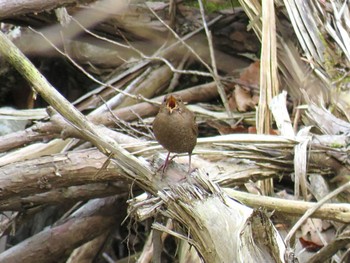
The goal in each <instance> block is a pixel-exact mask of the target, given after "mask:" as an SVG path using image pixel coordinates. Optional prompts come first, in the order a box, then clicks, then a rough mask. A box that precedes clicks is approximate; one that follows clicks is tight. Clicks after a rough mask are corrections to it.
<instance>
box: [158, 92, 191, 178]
mask: <svg viewBox="0 0 350 263" xmlns="http://www.w3.org/2000/svg"><path fill="white" fill-rule="evenodd" d="M153 132H154V135H155V137H156V139H157V141H158V142H159V143H160V144H161V145H162V146H163V147H164V148H165V149H167V150H168V151H169V152H168V155H167V157H166V160H165V163H164V165H163V173H164V171H165V169H166V168H167V166H168V162H169V156H170V153H171V152H173V153H188V156H189V162H188V165H189V168H188V173H190V172H191V154H192V151H193V148H194V147H195V146H196V144H197V136H198V126H197V123H196V117H195V115H194V113H193V112H192V111H190V110H189V109H187V108H186V106H185V105H184V104H183V102H182V100H181V98H180V97H179V96H177V95H169V96H167V97H165V98H164V101H163V104H162V105H161V106H160V109H159V112H158V114H157V116H156V118H155V119H154V122H153Z"/></svg>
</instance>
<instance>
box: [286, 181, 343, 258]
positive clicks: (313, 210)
mask: <svg viewBox="0 0 350 263" xmlns="http://www.w3.org/2000/svg"><path fill="white" fill-rule="evenodd" d="M349 187H350V182H347V183H346V184H344V185H342V186H340V187H338V188H337V189H335V190H334V191H332V192H330V193H329V194H327V195H326V196H325V197H323V198H322V199H321V200H320V201H319V202H317V204H316V205H315V206H313V207H312V208H310V209H308V210H307V211H306V212H305V214H304V215H303V216H302V217H301V218H300V219H299V220H298V222H296V223H295V225H294V226H293V227H292V229H291V230H290V231H289V233H288V235H287V236H286V238H285V239H284V242H285V243H286V247H287V248H286V254H285V258H288V253H290V251H291V248H290V240H291V238H292V237H293V236H294V235H295V232H296V231H297V230H298V229H299V227H300V226H301V225H302V224H303V223H304V222H305V221H306V219H308V218H309V217H310V216H311V215H312V214H313V213H315V212H316V210H318V209H319V208H320V207H321V206H322V205H323V204H325V203H326V202H327V201H328V200H329V199H331V198H333V197H335V196H337V195H338V194H340V193H341V192H343V191H344V190H346V189H347V188H349Z"/></svg>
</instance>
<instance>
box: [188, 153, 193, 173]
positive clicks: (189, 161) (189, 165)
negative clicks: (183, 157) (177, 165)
mask: <svg viewBox="0 0 350 263" xmlns="http://www.w3.org/2000/svg"><path fill="white" fill-rule="evenodd" d="M191 155H192V153H188V174H191V172H192V171H191Z"/></svg>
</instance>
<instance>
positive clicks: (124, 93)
mask: <svg viewBox="0 0 350 263" xmlns="http://www.w3.org/2000/svg"><path fill="white" fill-rule="evenodd" d="M29 29H30V30H32V31H33V32H35V33H37V34H38V35H40V36H42V37H43V38H44V39H45V40H46V41H47V42H48V43H49V44H50V45H51V46H52V47H53V48H54V49H55V50H56V51H57V52H58V53H60V54H61V55H62V56H64V57H65V58H67V59H68V60H69V61H70V62H71V63H72V64H73V65H74V66H75V67H77V68H78V69H79V70H80V71H81V72H83V73H84V74H85V75H86V76H87V77H88V78H89V79H91V80H92V81H94V82H96V83H97V84H99V85H101V86H103V87H107V88H112V89H114V90H116V91H118V92H120V93H122V94H123V95H125V96H128V97H130V98H132V99H135V100H140V99H142V100H143V101H146V102H149V103H154V102H152V100H149V99H146V98H144V97H143V96H140V95H132V94H129V93H127V92H125V91H123V90H121V89H118V88H117V87H114V86H112V85H110V84H107V83H104V82H102V81H100V80H98V79H96V78H95V77H94V76H92V75H91V74H90V73H89V72H87V71H86V70H85V69H84V68H83V67H81V66H80V65H79V64H78V63H77V62H75V60H74V59H72V58H71V57H70V56H69V55H68V54H67V53H66V52H63V51H62V50H60V49H59V48H58V47H57V46H56V45H55V44H54V43H52V42H51V41H50V40H49V39H48V38H47V37H46V36H45V35H44V34H43V33H41V32H39V31H37V30H35V29H33V28H31V27H29Z"/></svg>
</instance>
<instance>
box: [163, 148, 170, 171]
mask: <svg viewBox="0 0 350 263" xmlns="http://www.w3.org/2000/svg"><path fill="white" fill-rule="evenodd" d="M169 156H170V152H168V155H167V156H166V159H165V162H164V164H163V174H164V173H165V170H166V168H167V167H168V164H169ZM170 161H171V160H170Z"/></svg>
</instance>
